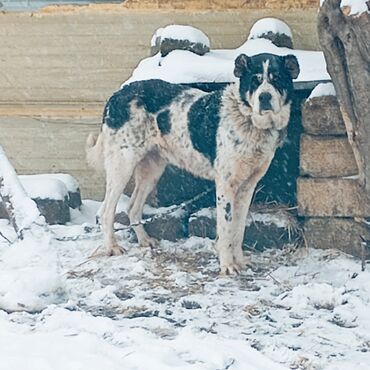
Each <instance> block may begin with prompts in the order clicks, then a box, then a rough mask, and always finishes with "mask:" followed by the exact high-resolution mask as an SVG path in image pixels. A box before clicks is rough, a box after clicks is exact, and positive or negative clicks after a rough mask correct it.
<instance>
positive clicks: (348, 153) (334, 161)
mask: <svg viewBox="0 0 370 370" xmlns="http://www.w3.org/2000/svg"><path fill="white" fill-rule="evenodd" d="M299 160H300V174H301V176H310V177H346V176H353V175H357V174H358V169H357V164H356V160H355V157H354V155H353V152H352V147H351V145H350V144H349V142H348V139H347V137H345V136H344V137H335V136H334V137H333V136H312V135H302V136H301V152H300V158H299Z"/></svg>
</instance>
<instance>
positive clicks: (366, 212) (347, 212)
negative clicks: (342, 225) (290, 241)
mask: <svg viewBox="0 0 370 370" xmlns="http://www.w3.org/2000/svg"><path fill="white" fill-rule="evenodd" d="M297 198H298V214H299V216H305V217H356V216H358V217H369V216H370V202H369V201H368V200H367V198H366V195H365V193H364V192H363V191H362V189H361V188H360V186H359V185H358V182H357V181H356V180H355V179H336V178H327V179H318V178H302V177H301V178H299V179H298V183H297Z"/></svg>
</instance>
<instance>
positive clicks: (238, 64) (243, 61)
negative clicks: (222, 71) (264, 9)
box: [234, 54, 250, 78]
mask: <svg viewBox="0 0 370 370" xmlns="http://www.w3.org/2000/svg"><path fill="white" fill-rule="evenodd" d="M249 66H250V58H249V57H247V56H246V55H245V54H240V55H239V56H238V57H237V58H236V59H235V68H234V76H235V77H238V78H240V77H241V76H242V75H243V74H244V73H245V72H246V71H247V69H248V68H249Z"/></svg>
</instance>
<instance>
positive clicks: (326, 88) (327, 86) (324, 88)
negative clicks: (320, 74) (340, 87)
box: [308, 82, 336, 100]
mask: <svg viewBox="0 0 370 370" xmlns="http://www.w3.org/2000/svg"><path fill="white" fill-rule="evenodd" d="M328 95H334V96H335V95H336V92H335V87H334V85H333V84H332V83H331V82H328V83H321V84H318V85H317V86H316V87H315V88H314V89H313V90H312V92H311V95H310V96H309V97H308V100H309V99H312V98H317V97H320V96H328Z"/></svg>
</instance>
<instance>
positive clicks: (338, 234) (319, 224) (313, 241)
mask: <svg viewBox="0 0 370 370" xmlns="http://www.w3.org/2000/svg"><path fill="white" fill-rule="evenodd" d="M304 235H305V239H306V241H307V245H308V247H310V248H319V249H339V250H341V251H342V252H345V253H348V254H350V255H353V256H355V257H361V255H362V248H361V238H360V236H362V237H363V238H365V239H367V240H369V239H370V228H369V227H368V226H366V225H363V224H360V223H358V222H355V221H354V220H353V219H345V218H310V219H307V220H306V221H305V223H304ZM365 258H366V259H369V258H370V249H369V248H366V249H365Z"/></svg>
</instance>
